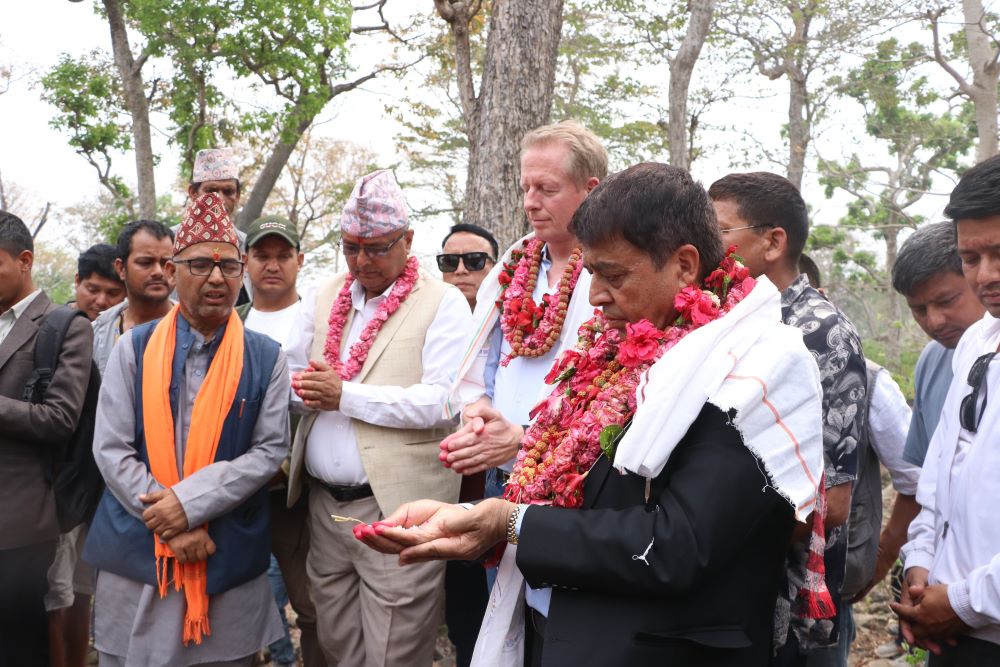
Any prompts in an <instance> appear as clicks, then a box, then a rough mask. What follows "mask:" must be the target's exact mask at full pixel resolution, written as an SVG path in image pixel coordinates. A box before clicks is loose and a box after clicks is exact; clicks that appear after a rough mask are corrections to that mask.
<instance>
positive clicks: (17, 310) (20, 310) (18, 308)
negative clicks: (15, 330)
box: [3, 289, 42, 322]
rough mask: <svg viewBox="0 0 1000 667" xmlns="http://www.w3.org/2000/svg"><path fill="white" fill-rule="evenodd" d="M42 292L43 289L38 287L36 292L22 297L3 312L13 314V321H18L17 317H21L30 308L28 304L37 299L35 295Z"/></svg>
mask: <svg viewBox="0 0 1000 667" xmlns="http://www.w3.org/2000/svg"><path fill="white" fill-rule="evenodd" d="M41 293H42V290H41V289H36V290H35V291H34V292H32V293H31V294H29V295H28V296H26V297H24V298H23V299H21V300H20V301H18V302H17V303H15V304H14V305H13V306H11V307H10V308H8V309H7V310H6V311H5V312H4V313H3V315H8V314H10V315H13V317H12V319H11V321H12V322H16V321H17V318H19V317H21V315H23V314H24V311H26V310H27V309H28V306H30V305H31V302H32V301H34V300H35V297H36V296H38V295H39V294H41Z"/></svg>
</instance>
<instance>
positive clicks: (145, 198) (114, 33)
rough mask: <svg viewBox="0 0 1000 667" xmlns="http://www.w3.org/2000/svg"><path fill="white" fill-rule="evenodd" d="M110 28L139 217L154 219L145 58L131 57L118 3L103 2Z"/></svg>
mask: <svg viewBox="0 0 1000 667" xmlns="http://www.w3.org/2000/svg"><path fill="white" fill-rule="evenodd" d="M103 2H104V9H105V11H106V12H107V15H108V25H109V26H110V28H111V48H112V51H113V52H114V56H115V65H116V66H117V67H118V72H119V74H120V75H121V79H122V91H123V92H124V94H125V105H126V106H127V107H128V110H129V113H130V114H131V115H132V142H133V144H134V146H133V148H134V150H135V175H136V179H137V181H138V186H139V217H140V218H144V219H146V220H152V219H155V217H156V180H155V176H154V175H153V143H152V140H151V139H150V130H149V102H148V101H147V100H146V87H145V85H144V84H143V81H142V66H143V64H144V63H145V57H140V59H139V61H138V62H137V61H136V60H135V58H133V56H132V48H131V47H130V46H129V43H128V31H127V30H126V29H125V17H124V16H123V15H122V9H121V3H120V2H119V0H103Z"/></svg>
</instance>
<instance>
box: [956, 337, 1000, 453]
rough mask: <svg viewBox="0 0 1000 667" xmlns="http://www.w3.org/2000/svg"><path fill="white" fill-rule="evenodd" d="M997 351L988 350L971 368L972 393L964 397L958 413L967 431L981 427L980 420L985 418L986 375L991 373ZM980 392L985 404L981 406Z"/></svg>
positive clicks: (969, 381) (972, 431)
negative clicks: (992, 362)
mask: <svg viewBox="0 0 1000 667" xmlns="http://www.w3.org/2000/svg"><path fill="white" fill-rule="evenodd" d="M996 354H997V353H996V352H988V353H987V354H984V355H982V356H981V357H979V358H978V359H976V361H975V362H974V363H973V364H972V368H971V369H969V378H968V383H969V386H970V387H972V393H970V394H969V395H968V396H966V397H965V398H963V399H962V404H961V407H960V408H959V413H958V422H959V423H960V424H961V425H962V428H964V429H965V430H966V431H969V432H970V433H975V432H976V429H978V428H979V422H981V421H982V420H983V413H984V412H986V394H987V391H988V389H989V387H988V383H987V382H986V376H987V375H989V370H990V362H991V361H993V357H995V356H996ZM979 392H982V394H983V405H982V407H979Z"/></svg>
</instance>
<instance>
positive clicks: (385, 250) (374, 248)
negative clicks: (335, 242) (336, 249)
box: [340, 231, 406, 257]
mask: <svg viewBox="0 0 1000 667" xmlns="http://www.w3.org/2000/svg"><path fill="white" fill-rule="evenodd" d="M404 236H406V232H405V231H404V232H403V233H402V234H400V235H399V236H397V237H396V238H395V239H394V240H393V241H392V242H391V243H387V244H385V245H360V244H358V243H348V242H347V241H342V242H341V244H340V248H341V250H343V252H344V256H345V257H357V256H358V255H360V254H361V251H362V250H363V251H364V253H365V254H366V255H368V256H369V257H385V256H386V255H388V254H389V251H390V250H392V247H393V246H394V245H396V244H397V243H399V242H400V241H402V240H403V237H404Z"/></svg>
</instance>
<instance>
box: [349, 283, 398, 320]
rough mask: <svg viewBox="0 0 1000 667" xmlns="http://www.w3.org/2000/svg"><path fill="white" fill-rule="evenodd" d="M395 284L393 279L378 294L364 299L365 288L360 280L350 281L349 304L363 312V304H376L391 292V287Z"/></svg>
mask: <svg viewBox="0 0 1000 667" xmlns="http://www.w3.org/2000/svg"><path fill="white" fill-rule="evenodd" d="M395 286H396V281H395V280H393V281H392V282H391V283H389V286H388V287H386V288H385V290H383V291H382V293H381V294H379V295H378V296H373V297H372V298H370V299H365V288H364V286H363V285H362V284H361V281H359V280H355V281H354V282H352V283H351V304H352V305H353V306H354V310H356V311H358V312H359V313H363V312H365V306H366V305H368V304H371V305H373V306H378V304H380V303H382V301H383V300H384V299H385V298H386V297H387V296H389V293H390V292H392V288H393V287H395Z"/></svg>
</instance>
